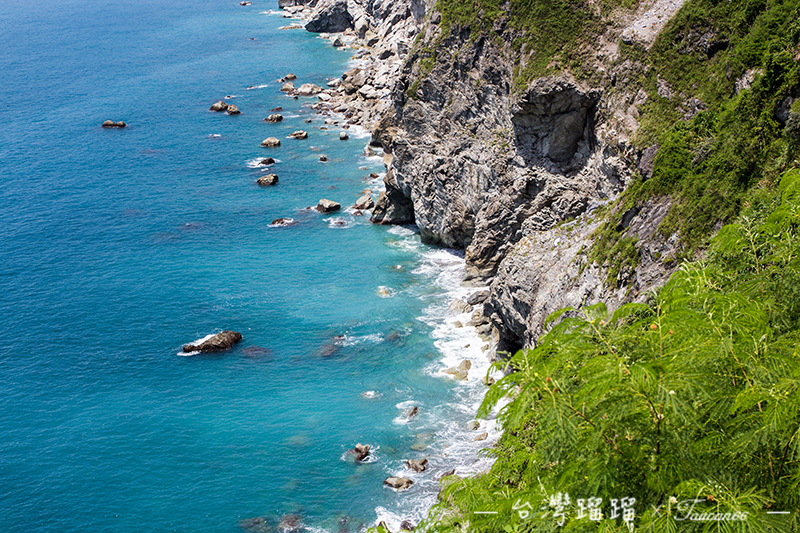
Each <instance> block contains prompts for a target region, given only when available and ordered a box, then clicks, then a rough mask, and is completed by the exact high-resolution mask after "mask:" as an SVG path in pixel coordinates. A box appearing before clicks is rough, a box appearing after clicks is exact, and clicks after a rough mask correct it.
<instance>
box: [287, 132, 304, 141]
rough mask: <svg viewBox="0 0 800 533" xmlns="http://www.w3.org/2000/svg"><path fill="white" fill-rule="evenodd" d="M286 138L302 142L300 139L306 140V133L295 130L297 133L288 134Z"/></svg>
mask: <svg viewBox="0 0 800 533" xmlns="http://www.w3.org/2000/svg"><path fill="white" fill-rule="evenodd" d="M288 137H289V138H290V139H300V140H302V139H308V132H305V131H303V130H297V131H295V132H293V133H290V134H289V135H288Z"/></svg>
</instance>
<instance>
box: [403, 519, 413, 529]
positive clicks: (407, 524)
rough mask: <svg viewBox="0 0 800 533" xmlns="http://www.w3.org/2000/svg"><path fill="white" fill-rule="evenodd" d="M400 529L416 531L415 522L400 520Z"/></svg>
mask: <svg viewBox="0 0 800 533" xmlns="http://www.w3.org/2000/svg"><path fill="white" fill-rule="evenodd" d="M400 531H414V524H412V523H411V522H409V521H408V520H403V521H402V522H400Z"/></svg>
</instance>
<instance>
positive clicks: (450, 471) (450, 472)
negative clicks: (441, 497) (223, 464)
mask: <svg viewBox="0 0 800 533" xmlns="http://www.w3.org/2000/svg"><path fill="white" fill-rule="evenodd" d="M455 473H456V469H455V468H451V469H450V470H448V471H447V472H445V473H443V474H442V475H441V476H439V479H442V478H443V477H447V476H452V475H453V474H455Z"/></svg>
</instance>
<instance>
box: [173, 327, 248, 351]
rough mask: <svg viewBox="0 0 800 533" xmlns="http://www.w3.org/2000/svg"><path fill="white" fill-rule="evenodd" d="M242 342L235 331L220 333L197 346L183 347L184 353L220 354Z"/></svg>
mask: <svg viewBox="0 0 800 533" xmlns="http://www.w3.org/2000/svg"><path fill="white" fill-rule="evenodd" d="M240 340H242V334H241V333H238V332H236V331H228V330H226V331H222V332H220V333H217V334H216V335H214V336H212V337H210V338H208V339H205V340H204V341H203V342H198V343H197V344H187V345H185V346H184V347H183V351H184V353H190V352H204V353H205V352H222V351H224V350H228V349H230V348H231V346H233V345H234V344H236V343H237V342H239V341H240Z"/></svg>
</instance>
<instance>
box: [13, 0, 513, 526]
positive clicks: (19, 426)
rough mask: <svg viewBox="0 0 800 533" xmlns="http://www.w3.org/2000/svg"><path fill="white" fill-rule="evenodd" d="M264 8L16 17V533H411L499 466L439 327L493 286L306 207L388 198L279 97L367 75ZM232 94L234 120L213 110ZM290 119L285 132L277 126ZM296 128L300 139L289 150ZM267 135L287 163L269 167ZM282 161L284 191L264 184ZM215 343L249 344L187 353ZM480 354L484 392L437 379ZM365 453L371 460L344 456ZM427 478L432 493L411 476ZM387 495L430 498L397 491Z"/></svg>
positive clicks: (31, 12) (156, 6)
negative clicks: (256, 523)
mask: <svg viewBox="0 0 800 533" xmlns="http://www.w3.org/2000/svg"><path fill="white" fill-rule="evenodd" d="M272 10H277V2H260V1H258V0H256V1H255V2H254V3H253V5H251V6H247V7H240V6H239V5H238V2H230V3H219V2H217V1H211V0H198V1H195V2H192V3H179V2H166V1H164V0H145V1H143V2H127V3H101V4H98V3H91V4H89V3H85V2H81V1H79V0H56V1H55V2H48V3H46V4H40V5H39V4H37V5H32V4H30V3H28V2H21V1H18V0H11V1H10V2H8V3H7V5H6V9H5V10H4V11H3V12H2V13H0V24H1V25H2V27H3V28H4V29H5V31H4V32H3V33H2V34H0V48H1V49H3V50H5V51H7V53H6V54H3V55H2V57H0V71H2V72H3V73H4V77H5V83H4V84H2V88H0V90H2V91H3V96H4V99H5V101H6V102H13V103H14V105H9V106H4V107H3V108H1V109H0V170H2V176H3V180H2V184H0V324H2V331H3V332H4V333H5V335H6V341H5V342H4V343H3V346H2V348H0V486H2V491H0V530H2V531H6V532H22V531H26V532H27V531H39V532H56V531H58V532H72V531H75V532H77V531H117V532H128V531H130V532H134V531H136V532H138V531H187V532H211V531H214V532H226V531H229V532H235V531H242V529H241V528H240V525H239V523H240V521H241V520H244V519H249V518H254V517H265V520H266V521H267V522H268V523H270V524H271V525H273V526H275V525H277V521H278V520H280V517H281V516H282V515H285V514H288V513H296V514H299V515H301V516H303V517H304V520H305V523H306V525H307V526H308V527H309V528H310V529H312V530H326V531H344V530H349V531H356V530H358V529H359V527H361V526H362V524H363V525H372V524H374V523H375V522H376V520H378V519H386V520H389V522H390V525H393V528H394V529H397V524H399V520H401V519H406V518H408V519H410V520H411V521H412V522H416V521H418V520H419V519H421V518H422V517H423V516H424V514H425V511H426V509H427V507H428V506H429V505H430V504H431V503H432V502H433V500H434V498H435V491H436V478H437V477H438V476H439V475H440V474H441V473H442V472H444V471H446V470H449V469H450V468H454V467H456V468H458V472H459V473H463V472H467V471H470V470H480V469H483V468H485V467H486V466H488V464H489V463H488V461H487V460H486V459H477V458H476V457H475V452H476V451H477V450H479V449H480V448H481V447H483V446H486V445H487V444H488V443H491V442H492V440H493V439H494V438H496V436H497V433H496V431H495V429H494V425H493V423H491V422H488V423H487V422H484V423H483V424H482V429H481V430H480V431H479V432H483V431H487V430H488V431H489V433H490V437H489V439H488V440H487V441H483V442H473V440H472V438H473V437H474V435H475V434H476V432H473V431H470V430H468V429H466V423H467V422H468V421H469V420H471V418H472V416H474V411H475V408H476V407H477V404H478V403H479V401H480V394H482V392H483V385H481V384H480V383H479V381H480V377H482V375H483V374H485V372H486V368H487V366H488V362H487V361H486V358H485V355H484V353H483V351H482V349H481V348H482V345H483V344H484V343H483V342H482V341H480V340H479V339H477V338H476V337H475V336H474V329H471V328H456V327H454V326H453V322H454V321H455V320H456V319H458V320H461V321H462V322H466V321H467V320H468V319H469V316H468V315H465V316H460V317H453V316H448V315H447V311H446V309H447V306H448V304H449V303H450V301H451V300H452V299H453V298H454V297H457V296H460V297H464V296H466V295H468V294H470V293H471V292H473V291H474V290H475V288H467V287H462V286H461V285H460V279H461V275H462V273H463V259H462V258H461V257H459V255H458V254H456V253H454V252H452V251H448V250H441V249H436V248H432V247H429V246H426V245H423V244H421V243H420V242H419V237H418V235H417V234H416V233H415V231H414V228H389V227H382V226H374V225H372V224H370V223H369V220H368V216H363V217H357V216H355V215H354V213H353V212H352V210H349V209H343V210H342V211H341V212H338V213H336V214H333V215H321V214H319V213H317V212H315V211H307V210H304V208H305V207H307V206H311V205H315V204H316V203H317V202H318V200H319V199H321V198H329V199H331V200H334V201H337V202H340V203H341V204H342V205H343V207H345V208H346V207H347V206H350V205H352V204H353V203H354V202H355V200H356V199H357V198H358V196H360V194H361V191H362V190H363V189H365V188H370V189H372V190H373V191H374V193H373V196H374V197H377V189H378V188H379V187H380V180H374V179H370V178H369V173H370V172H377V173H380V172H382V171H383V166H382V163H381V159H380V157H373V158H366V157H364V156H363V154H362V149H363V146H364V145H365V143H366V142H367V140H368V138H367V137H364V136H363V135H358V134H357V132H355V131H351V138H350V140H348V141H340V140H339V137H338V134H339V129H337V128H336V127H332V126H329V127H331V129H330V130H328V131H322V130H320V129H319V127H320V126H323V125H324V124H323V119H322V118H321V117H318V116H316V115H315V112H314V111H313V110H312V109H310V107H309V106H310V104H312V103H313V102H315V101H316V100H315V99H312V98H299V99H298V100H293V99H290V98H287V97H286V96H285V95H284V94H283V93H281V92H280V91H279V89H280V84H279V83H278V82H277V79H278V78H279V77H280V76H282V75H285V74H287V73H289V72H293V73H294V74H296V75H297V76H298V80H297V81H296V83H298V82H300V83H305V82H310V83H316V84H318V85H322V86H324V84H325V82H326V81H327V79H328V78H330V77H336V76H339V75H340V74H341V73H342V72H343V71H344V70H346V69H347V65H348V61H349V60H350V54H349V53H348V52H347V51H338V50H336V49H334V48H333V47H331V46H330V45H329V44H327V43H326V42H324V41H321V40H320V39H318V38H316V36H315V35H312V34H309V33H307V32H305V31H303V30H279V29H278V28H279V27H280V26H284V25H287V24H289V21H287V20H286V19H283V18H281V17H280V16H279V15H277V14H275V13H269V12H270V11H272ZM248 87H252V88H249V89H248ZM225 96H231V98H229V99H227V100H226V101H228V102H229V103H234V104H236V105H237V106H238V107H239V108H240V109H241V111H242V114H241V115H239V116H228V115H226V114H222V113H212V112H209V111H208V108H209V106H210V105H211V104H212V103H214V102H216V101H217V100H219V99H221V98H223V97H225ZM278 106H281V107H283V108H284V111H283V112H282V113H283V114H284V116H285V117H286V118H285V120H284V121H283V122H282V123H279V124H267V123H265V122H264V121H263V119H264V118H265V117H266V116H267V115H269V114H270V110H271V109H273V108H275V107H278ZM307 118H311V119H312V120H313V122H312V123H305V122H304V121H305V120H306V119H307ZM106 119H111V120H115V121H117V120H123V121H125V122H127V123H128V125H129V126H128V127H127V128H125V129H122V130H116V129H113V130H104V129H102V128H101V127H100V124H101V123H102V122H103V121H104V120H106ZM298 129H303V130H306V131H308V132H309V137H308V139H306V140H294V139H287V138H286V136H287V135H288V134H289V133H291V132H292V131H294V130H298ZM270 136H275V137H278V138H280V139H281V142H282V146H281V147H280V148H276V149H266V148H262V147H260V146H259V144H260V142H261V141H262V140H263V139H265V138H267V137H270ZM321 154H325V155H327V158H328V161H327V162H324V163H323V162H321V161H320V160H319V156H320V155H321ZM268 156H271V157H274V158H275V159H276V160H277V162H276V163H275V164H274V165H271V166H270V167H269V172H274V173H276V174H278V175H279V177H280V182H279V184H278V185H277V186H274V187H267V188H259V187H258V186H257V185H256V184H255V180H256V179H257V178H258V177H259V176H260V175H262V174H263V173H264V172H265V171H266V170H267V169H265V168H263V167H262V166H259V165H255V164H254V162H255V161H256V160H259V159H261V158H264V157H268ZM360 167H366V169H362V168H360ZM279 217H288V218H292V219H294V221H295V224H294V225H291V226H287V227H275V226H273V225H271V222H272V221H273V220H274V219H277V218H279ZM223 329H233V330H236V331H239V332H241V333H242V334H243V336H244V339H243V341H242V342H241V343H239V344H238V345H237V346H236V347H235V348H234V349H233V350H231V351H230V352H226V353H224V354H215V355H195V356H190V357H180V356H179V355H178V354H179V352H180V351H181V345H182V344H185V343H188V342H190V341H193V340H195V339H198V338H202V337H204V336H206V335H209V334H212V333H215V332H218V331H221V330H223ZM467 345H469V346H467ZM463 358H470V359H471V360H472V361H473V369H472V371H471V372H470V381H469V382H467V383H462V382H455V381H453V380H451V379H450V378H446V377H443V376H442V375H441V374H440V373H439V371H440V370H441V369H444V368H446V367H447V366H453V365H455V364H457V363H458V362H459V361H460V360H461V359H463ZM411 405H416V406H419V408H420V411H419V414H418V415H417V416H416V417H414V418H412V419H410V420H408V419H406V418H405V417H404V416H403V413H404V410H405V409H407V408H409V406H411ZM357 442H361V443H364V444H369V445H370V446H372V448H373V449H374V450H375V453H374V460H372V461H371V462H368V463H365V464H354V463H352V462H351V461H349V460H348V456H347V455H346V454H345V452H346V450H348V449H349V448H352V447H353V446H354V445H355V444H356V443H357ZM415 444H416V445H418V446H417V447H422V446H428V448H427V449H425V450H424V451H414V450H412V449H411V446H412V445H415ZM422 457H428V458H429V461H430V468H429V470H428V471H426V472H424V473H420V474H413V475H412V474H411V473H410V472H409V471H408V470H407V469H405V467H404V466H403V461H405V460H407V459H413V458H422ZM394 474H403V475H406V476H408V477H411V478H412V479H414V480H415V484H414V486H412V488H411V489H409V490H408V491H405V492H402V493H397V492H394V491H393V490H391V489H388V488H386V487H384V486H383V485H382V481H383V479H384V478H385V477H386V476H388V475H394Z"/></svg>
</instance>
